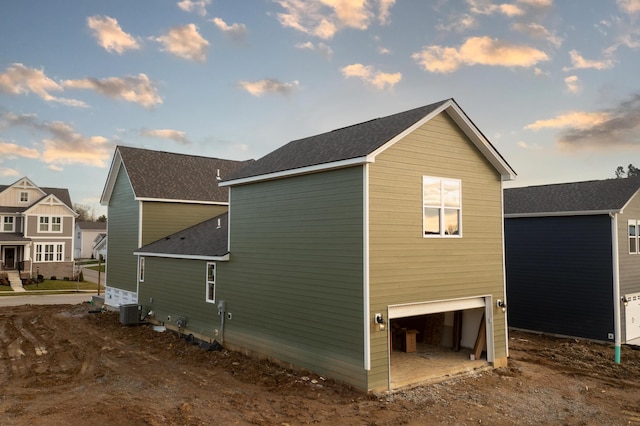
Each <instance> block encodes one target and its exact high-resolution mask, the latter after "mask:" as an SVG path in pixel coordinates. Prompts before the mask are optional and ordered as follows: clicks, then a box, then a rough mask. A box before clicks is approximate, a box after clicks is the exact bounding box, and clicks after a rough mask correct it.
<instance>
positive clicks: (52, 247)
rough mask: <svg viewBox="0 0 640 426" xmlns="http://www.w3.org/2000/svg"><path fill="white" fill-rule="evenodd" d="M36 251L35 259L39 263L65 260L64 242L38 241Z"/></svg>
mask: <svg viewBox="0 0 640 426" xmlns="http://www.w3.org/2000/svg"><path fill="white" fill-rule="evenodd" d="M35 252H36V253H35V259H36V262H38V263H52V262H63V261H64V243H37V244H36V245H35Z"/></svg>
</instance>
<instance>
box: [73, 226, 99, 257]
mask: <svg viewBox="0 0 640 426" xmlns="http://www.w3.org/2000/svg"><path fill="white" fill-rule="evenodd" d="M106 233H107V223H106V222H76V230H75V243H74V246H75V254H74V257H75V258H76V259H88V258H90V257H92V256H93V257H94V258H95V257H96V255H95V253H94V251H93V248H94V246H95V240H96V237H97V236H98V235H100V234H106Z"/></svg>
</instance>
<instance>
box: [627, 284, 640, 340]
mask: <svg viewBox="0 0 640 426" xmlns="http://www.w3.org/2000/svg"><path fill="white" fill-rule="evenodd" d="M624 297H625V298H626V299H627V301H628V304H627V306H626V307H625V310H624V316H625V331H626V337H627V343H628V342H629V340H633V339H638V338H640V293H632V294H625V295H624Z"/></svg>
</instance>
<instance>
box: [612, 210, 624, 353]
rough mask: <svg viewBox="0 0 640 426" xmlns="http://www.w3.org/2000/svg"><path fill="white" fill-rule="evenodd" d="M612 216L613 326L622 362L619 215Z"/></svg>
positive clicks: (617, 349) (616, 351)
mask: <svg viewBox="0 0 640 426" xmlns="http://www.w3.org/2000/svg"><path fill="white" fill-rule="evenodd" d="M609 217H611V251H612V253H611V254H612V256H611V257H612V262H613V265H612V266H613V268H612V269H613V328H614V339H615V340H614V341H615V362H616V364H620V342H621V341H622V327H621V325H620V275H619V274H618V268H619V263H618V216H617V215H616V214H615V213H611V212H610V213H609Z"/></svg>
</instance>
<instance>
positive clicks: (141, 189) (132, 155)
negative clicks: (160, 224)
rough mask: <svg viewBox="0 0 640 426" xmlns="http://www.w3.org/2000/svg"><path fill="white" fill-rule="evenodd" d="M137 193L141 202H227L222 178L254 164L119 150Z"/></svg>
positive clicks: (169, 153)
mask: <svg viewBox="0 0 640 426" xmlns="http://www.w3.org/2000/svg"><path fill="white" fill-rule="evenodd" d="M116 150H117V151H118V153H119V155H120V156H121V158H122V162H123V164H124V167H125V169H126V171H127V174H128V176H129V179H130V181H131V185H132V187H133V192H134V194H135V196H136V198H138V199H141V198H142V199H145V198H146V199H157V200H193V201H210V202H227V201H228V190H227V189H226V188H220V187H219V186H218V181H219V179H218V178H217V176H218V175H217V173H218V171H219V172H220V178H221V179H224V177H226V176H228V175H230V174H232V173H234V172H236V171H237V170H238V169H240V168H242V167H245V166H246V165H247V164H250V163H251V162H253V161H254V160H248V161H234V160H223V159H220V158H210V157H202V156H196V155H185V154H176V153H171V152H164V151H151V150H147V149H141V148H132V147H127V146H118V147H117V148H116Z"/></svg>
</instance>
